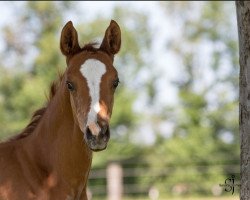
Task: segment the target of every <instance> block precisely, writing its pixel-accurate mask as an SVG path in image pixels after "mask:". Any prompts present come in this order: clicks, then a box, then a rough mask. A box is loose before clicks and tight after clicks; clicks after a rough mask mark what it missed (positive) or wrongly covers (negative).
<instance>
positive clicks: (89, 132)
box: [86, 127, 92, 139]
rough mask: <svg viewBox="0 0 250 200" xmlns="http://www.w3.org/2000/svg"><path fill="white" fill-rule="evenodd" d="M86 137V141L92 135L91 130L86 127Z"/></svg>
mask: <svg viewBox="0 0 250 200" xmlns="http://www.w3.org/2000/svg"><path fill="white" fill-rule="evenodd" d="M86 136H87V139H91V138H92V133H91V130H90V129H89V127H87V129H86Z"/></svg>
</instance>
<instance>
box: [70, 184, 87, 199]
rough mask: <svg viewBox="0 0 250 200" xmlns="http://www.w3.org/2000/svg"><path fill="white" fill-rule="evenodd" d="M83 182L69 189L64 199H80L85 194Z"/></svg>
mask: <svg viewBox="0 0 250 200" xmlns="http://www.w3.org/2000/svg"><path fill="white" fill-rule="evenodd" d="M85 192H86V191H85V184H84V183H81V184H80V185H79V186H78V187H77V188H76V189H71V193H70V194H69V195H67V198H66V200H81V199H82V197H83V196H85V194H84V193H85Z"/></svg>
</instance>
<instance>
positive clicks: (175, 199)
mask: <svg viewBox="0 0 250 200" xmlns="http://www.w3.org/2000/svg"><path fill="white" fill-rule="evenodd" d="M239 199H240V198H239V196H237V195H233V196H226V197H165V198H163V197H162V198H161V197H160V198H159V199H158V200H239ZM93 200H94V199H93ZM122 200H150V199H149V198H148V197H140V198H123V199H122Z"/></svg>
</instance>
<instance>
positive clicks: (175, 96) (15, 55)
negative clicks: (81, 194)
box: [0, 1, 240, 200]
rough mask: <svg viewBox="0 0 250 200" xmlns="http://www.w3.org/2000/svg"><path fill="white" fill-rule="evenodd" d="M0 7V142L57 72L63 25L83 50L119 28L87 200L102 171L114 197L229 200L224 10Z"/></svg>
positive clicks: (229, 38) (233, 39)
mask: <svg viewBox="0 0 250 200" xmlns="http://www.w3.org/2000/svg"><path fill="white" fill-rule="evenodd" d="M0 6H1V18H0V28H1V31H0V129H1V133H0V139H1V140H4V139H6V138H7V137H9V136H11V135H13V134H17V133H18V132H20V131H21V130H22V129H23V128H24V127H25V126H26V125H27V123H28V122H29V120H30V118H31V115H32V113H33V112H34V111H35V110H36V109H38V108H40V107H42V106H43V105H44V104H45V103H46V94H48V89H49V85H50V83H51V81H52V80H55V79H57V74H58V71H64V69H65V67H66V63H65V58H64V56H62V55H61V53H60V49H59V39H60V33H61V30H62V28H63V26H64V24H65V23H66V22H67V21H69V20H72V21H73V23H74V26H75V27H76V29H77V31H78V34H79V37H80V38H79V41H80V43H81V44H82V45H83V44H84V43H88V42H90V41H93V42H101V40H102V38H103V36H104V32H105V30H106V28H107V27H108V25H109V22H110V20H111V19H114V20H116V21H117V22H118V24H119V25H120V27H121V30H122V48H121V51H120V52H119V54H118V55H117V56H116V58H115V66H116V68H117V70H118V72H119V77H120V81H121V84H120V85H119V87H118V89H117V92H116V95H115V105H114V113H113V116H112V124H111V126H112V134H111V140H110V142H109V146H108V148H107V150H105V151H103V152H98V153H94V159H93V164H92V171H91V174H90V179H89V183H88V186H89V188H88V189H89V193H90V194H91V195H92V199H94V200H95V199H106V198H107V196H108V189H107V184H108V181H109V180H108V176H109V175H108V174H109V173H110V172H109V170H110V168H112V167H113V168H115V169H116V170H117V169H118V174H117V176H120V178H119V177H118V183H120V184H121V188H120V189H121V191H122V193H123V199H129V200H130V199H155V200H156V199H209V200H210V199H211V200H212V199H213V200H215V199H220V200H222V199H223V200H224V199H227V200H236V199H239V197H238V196H239V188H237V187H235V188H234V190H235V191H234V194H232V190H230V191H229V192H226V191H225V187H221V186H220V184H224V182H225V180H226V179H227V178H229V177H232V176H235V182H239V172H240V166H239V165H240V164H239V157H240V156H239V155H240V145H239V132H238V90H239V86H238V85H239V84H238V74H239V65H238V36H237V22H236V11H235V4H234V2H221V1H220V2H59V1H58V2H0ZM114 173H115V172H114ZM111 174H112V173H111ZM119 180H120V182H119ZM227 189H228V190H229V189H230V188H227Z"/></svg>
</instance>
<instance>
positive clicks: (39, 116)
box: [8, 74, 63, 141]
mask: <svg viewBox="0 0 250 200" xmlns="http://www.w3.org/2000/svg"><path fill="white" fill-rule="evenodd" d="M62 77H63V75H62V74H59V75H58V79H57V80H56V81H53V82H52V83H51V85H50V93H49V96H47V105H46V106H44V107H42V108H40V109H38V110H36V111H35V112H34V113H33V115H32V117H31V120H30V122H29V124H28V125H27V126H26V127H25V128H24V129H23V131H22V132H21V133H19V134H17V135H14V136H13V137H10V138H9V139H8V141H13V140H19V139H22V138H24V137H27V136H29V135H30V134H31V133H32V132H33V131H34V130H35V128H36V127H37V125H38V123H39V122H40V120H41V119H42V117H43V114H44V113H45V111H46V109H47V107H48V104H49V102H50V101H51V99H52V98H53V97H54V96H55V94H56V92H57V89H58V87H59V84H60V82H61V81H62Z"/></svg>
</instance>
